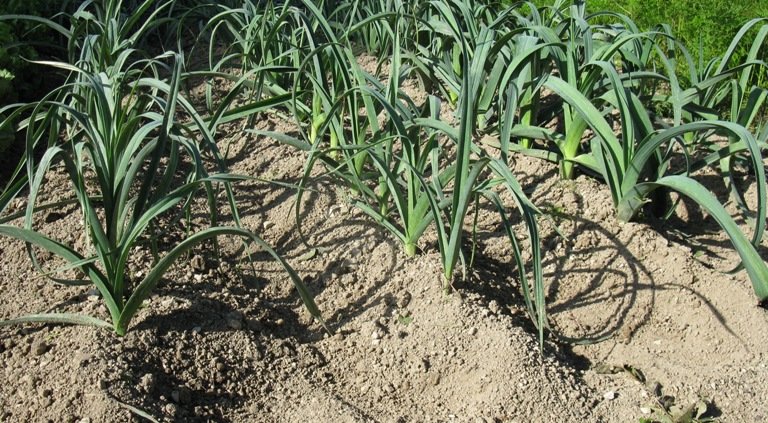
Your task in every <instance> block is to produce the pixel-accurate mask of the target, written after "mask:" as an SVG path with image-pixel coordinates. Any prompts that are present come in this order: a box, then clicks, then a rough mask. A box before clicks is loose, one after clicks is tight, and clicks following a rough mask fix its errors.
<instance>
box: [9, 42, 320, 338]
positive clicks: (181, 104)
mask: <svg viewBox="0 0 768 423" xmlns="http://www.w3.org/2000/svg"><path fill="white" fill-rule="evenodd" d="M163 59H172V60H173V63H172V64H171V66H170V69H166V71H167V72H169V73H170V74H171V79H170V82H168V83H166V82H163V81H162V80H159V79H156V78H149V77H139V78H136V79H132V78H130V76H131V75H132V74H131V72H129V70H131V69H133V68H134V67H144V66H149V67H159V66H161V65H162V61H161V60H163ZM48 65H50V66H55V67H58V68H61V69H64V70H67V71H70V72H73V73H76V74H78V75H79V76H78V78H75V81H74V82H70V83H68V84H66V85H64V86H62V87H61V88H59V89H58V90H55V91H54V92H52V93H51V94H49V95H48V97H47V98H45V99H43V100H42V101H40V102H38V103H34V104H30V105H28V106H24V107H21V108H19V109H18V110H16V111H15V112H14V114H23V113H25V112H30V113H31V116H30V117H29V118H28V119H26V120H25V121H24V124H23V125H22V128H21V129H25V130H26V132H27V144H28V148H27V150H28V157H27V165H28V168H29V172H30V173H31V174H33V175H32V177H31V178H30V181H31V182H30V184H29V197H28V200H27V208H26V212H25V213H24V225H23V227H21V228H20V227H16V226H13V225H9V224H2V225H0V234H3V235H5V236H10V237H13V238H16V239H19V240H22V241H24V242H26V243H28V244H31V245H35V246H37V247H39V248H42V249H45V250H47V251H50V252H51V253H53V254H56V255H58V256H60V257H62V258H63V259H64V260H66V261H67V262H69V265H68V267H67V268H72V269H78V270H80V271H81V272H82V274H83V275H85V277H86V278H87V279H86V280H66V279H62V278H53V279H54V280H55V281H56V282H59V283H63V284H67V285H83V284H89V283H91V284H94V285H95V287H96V288H97V289H98V290H99V292H100V294H101V296H102V298H103V299H104V302H105V304H106V306H107V309H108V311H109V317H110V322H107V321H104V320H101V319H98V318H96V317H92V316H83V315H77V314H69V313H63V314H35V315H30V316H24V317H20V318H17V319H12V320H9V321H6V322H4V324H8V323H19V322H41V321H53V322H66V323H79V324H92V325H96V326H103V327H112V329H113V330H114V331H115V333H117V334H118V335H123V334H125V333H126V330H127V329H128V327H129V324H130V321H131V319H132V318H133V317H134V315H135V314H136V312H137V310H138V309H139V307H140V306H141V304H142V302H143V301H144V300H145V299H146V298H147V297H148V296H149V295H150V294H151V292H152V290H153V288H154V287H155V286H156V285H157V283H158V282H159V281H160V279H161V278H162V276H163V274H164V273H165V271H166V270H167V269H168V268H169V267H170V266H171V265H172V264H173V263H174V262H175V261H176V260H177V259H178V258H179V257H181V256H182V255H183V254H184V253H186V252H187V251H189V250H190V249H191V248H193V247H194V246H195V245H198V244H200V243H201V242H204V241H206V240H210V239H213V238H216V237H218V236H222V235H235V236H239V237H243V238H245V239H246V240H247V241H249V242H253V243H256V244H258V245H259V246H260V247H261V248H262V249H264V250H265V251H267V252H268V253H270V254H271V255H272V256H273V257H274V258H275V259H276V260H277V261H278V262H280V263H281V264H282V265H283V267H284V268H285V269H286V271H288V273H289V274H290V275H291V277H292V279H293V281H294V282H295V283H296V284H297V285H296V286H297V287H298V288H299V291H300V293H301V295H302V298H304V299H307V300H308V303H307V304H312V302H311V299H309V296H308V293H307V291H306V289H305V288H304V286H303V285H302V283H301V280H300V279H299V278H298V276H297V275H296V274H295V272H293V271H292V270H291V269H290V267H289V266H288V264H287V263H286V262H285V261H284V260H283V259H282V258H280V256H278V255H277V254H276V253H275V252H274V250H272V249H271V248H270V247H269V246H268V245H267V244H266V243H264V242H263V241H262V240H261V239H260V238H258V236H256V235H254V234H252V233H250V232H248V231H247V230H244V229H241V228H237V227H232V228H228V227H212V228H209V229H206V230H203V231H201V232H198V233H196V234H193V235H191V236H190V237H188V238H187V239H185V240H184V241H182V242H181V243H180V244H179V245H177V246H176V247H174V248H173V249H171V251H169V252H168V253H167V254H166V255H165V256H164V257H162V258H161V259H160V260H159V261H157V262H156V263H154V264H153V266H152V269H151V270H150V271H149V272H148V274H147V276H146V277H144V278H143V279H141V280H133V278H132V277H131V276H129V275H130V272H129V271H128V263H129V260H130V257H131V254H132V253H133V252H135V250H136V248H137V247H138V246H139V245H141V244H142V243H144V242H146V241H147V236H149V234H148V233H147V232H148V229H149V228H151V227H152V225H153V224H155V223H157V222H158V221H159V219H161V218H162V217H163V216H167V215H168V213H173V212H179V210H180V208H181V209H184V208H186V207H188V205H189V202H190V201H191V198H192V196H193V195H194V194H195V193H196V192H198V191H199V190H200V189H202V188H204V184H205V183H212V182H220V183H224V182H231V181H234V180H236V179H237V178H236V177H233V176H231V175H228V174H213V175H208V173H207V172H206V170H205V168H204V166H203V156H202V154H201V151H200V149H199V147H198V145H197V142H196V140H195V139H194V133H192V132H190V131H189V129H188V128H186V127H185V126H184V125H182V124H181V123H179V122H178V120H177V118H176V116H177V114H178V111H179V108H180V110H183V111H184V112H185V113H187V114H189V115H191V116H195V115H196V114H197V113H196V112H195V110H194V108H192V107H191V105H190V104H189V103H187V102H186V101H184V100H183V99H182V98H181V97H180V96H179V81H180V77H181V67H182V63H181V59H180V57H179V56H177V55H171V54H169V55H165V56H162V57H159V58H157V59H153V60H151V61H149V62H137V63H134V64H130V65H127V66H128V68H127V69H126V70H125V71H124V72H119V73H117V74H115V75H114V76H112V77H110V76H109V75H108V74H106V73H104V72H101V73H92V72H88V71H87V70H85V69H81V68H78V67H76V66H73V65H68V64H64V63H48ZM72 85H77V87H73V86H72ZM59 94H61V95H59ZM198 120H199V117H198ZM64 126H66V127H67V128H68V129H67V131H66V133H67V138H66V139H65V140H64V141H63V142H59V141H58V140H57V138H58V135H59V132H60V130H61V129H62V128H63V127H64ZM46 140H48V141H47V142H48V144H47V148H46V150H45V153H44V154H43V156H42V158H41V159H40V160H39V161H38V162H36V161H35V157H34V150H35V146H37V145H43V144H44V143H45V142H46ZM185 157H186V160H187V161H188V165H187V164H185V163H184V160H183V159H184V158H185ZM58 163H61V165H62V166H63V167H64V169H65V170H66V172H67V174H68V177H69V180H70V182H71V184H72V188H73V190H74V194H75V199H73V200H71V202H74V203H76V204H78V205H79V207H80V210H81V211H82V213H83V221H84V224H85V228H84V229H85V230H86V233H87V235H88V240H89V241H90V246H91V247H92V249H93V251H94V254H93V255H88V253H85V254H84V253H80V252H77V251H75V250H74V249H73V248H72V247H70V246H67V245H65V244H63V243H60V242H58V241H56V240H54V239H51V238H49V237H47V236H45V235H43V234H42V233H40V232H39V231H36V230H35V229H34V225H35V223H36V221H37V219H36V216H37V214H36V211H37V210H38V206H39V205H38V204H37V197H38V195H39V193H40V191H41V187H42V185H43V183H44V178H45V175H46V172H47V171H48V170H49V169H51V168H52V167H53V166H55V165H57V164H58ZM160 163H163V164H162V165H160ZM180 175H184V176H183V177H182V180H181V181H178V179H179V177H180ZM212 206H215V205H212ZM7 220H8V219H7V218H6V219H4V221H7ZM31 251H32V250H30V252H31ZM310 308H311V309H312V312H313V314H316V313H317V309H316V308H315V307H314V306H310Z"/></svg>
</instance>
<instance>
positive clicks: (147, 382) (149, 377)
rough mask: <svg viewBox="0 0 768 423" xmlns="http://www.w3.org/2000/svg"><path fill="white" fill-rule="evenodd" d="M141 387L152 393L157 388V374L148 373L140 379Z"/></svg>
mask: <svg viewBox="0 0 768 423" xmlns="http://www.w3.org/2000/svg"><path fill="white" fill-rule="evenodd" d="M139 387H140V388H141V389H142V390H143V391H144V392H146V393H148V394H151V393H152V392H153V391H154V390H155V375H153V374H151V373H147V374H145V375H144V376H142V377H141V379H140V380H139Z"/></svg>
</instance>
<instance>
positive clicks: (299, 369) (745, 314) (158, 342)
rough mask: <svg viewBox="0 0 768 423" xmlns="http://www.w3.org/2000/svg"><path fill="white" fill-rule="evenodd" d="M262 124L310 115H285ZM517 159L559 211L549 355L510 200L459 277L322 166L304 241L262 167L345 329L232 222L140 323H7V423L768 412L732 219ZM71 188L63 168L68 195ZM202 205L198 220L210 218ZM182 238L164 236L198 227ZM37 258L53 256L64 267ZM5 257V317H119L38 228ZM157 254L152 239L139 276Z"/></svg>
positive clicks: (291, 169)
mask: <svg viewBox="0 0 768 423" xmlns="http://www.w3.org/2000/svg"><path fill="white" fill-rule="evenodd" d="M259 126H260V128H261V129H270V130H284V131H290V130H292V128H290V127H289V126H286V124H285V123H283V122H281V121H280V120H279V119H278V118H274V117H269V118H265V119H264V120H263V121H262V122H260V123H259ZM222 142H226V143H229V142H231V149H232V150H231V151H232V152H233V171H234V172H235V173H244V174H249V175H258V176H261V177H263V178H269V179H275V180H279V181H284V182H288V183H295V182H296V181H297V179H298V178H299V175H300V174H301V171H302V166H303V164H304V157H303V155H302V154H301V153H300V152H296V151H294V150H292V149H290V148H288V147H285V146H282V145H280V144H278V143H277V142H275V141H273V140H270V139H265V138H259V137H252V136H242V135H241V134H240V133H239V131H237V130H234V129H233V131H231V135H230V137H229V139H225V140H222ZM513 165H514V167H513V169H514V171H515V173H516V174H517V176H518V177H519V178H520V180H521V183H522V184H523V186H524V187H525V188H526V190H527V192H528V193H529V195H530V197H531V198H532V199H533V201H534V202H535V203H536V204H538V205H540V206H541V207H542V209H544V210H545V211H546V212H547V213H549V215H550V216H552V218H551V219H542V221H541V225H542V238H543V245H544V251H545V256H544V264H545V272H546V280H547V281H548V283H549V285H548V290H547V297H548V301H549V312H550V317H551V320H552V327H553V329H554V331H555V333H557V334H558V336H559V337H555V336H549V337H548V339H547V341H546V345H545V350H544V352H543V354H542V353H541V352H540V351H539V348H538V339H537V335H536V333H535V331H534V330H533V327H532V325H531V323H530V321H529V318H528V317H527V314H526V311H525V306H524V302H523V300H522V298H521V296H520V294H519V286H518V282H517V280H516V278H515V274H516V270H515V264H514V263H513V261H512V259H511V249H510V246H509V244H508V241H507V240H506V238H505V234H504V232H503V228H501V227H499V226H498V223H497V220H496V218H495V216H494V215H493V213H492V211H491V208H490V206H486V205H483V204H482V203H481V204H480V210H478V213H479V224H480V232H479V234H478V241H477V242H478V252H477V256H476V258H475V265H474V267H473V268H472V269H471V271H470V272H469V273H468V274H467V276H466V278H465V279H464V280H462V281H460V282H458V283H457V284H456V288H457V289H456V291H455V292H454V293H453V294H451V295H445V294H443V292H442V290H441V288H440V274H441V271H440V260H439V256H438V254H437V251H436V243H435V239H434V236H433V235H429V234H427V236H426V237H425V239H424V240H423V242H422V244H421V245H420V246H419V247H420V254H419V255H418V256H417V257H416V258H415V259H407V258H406V257H405V255H404V254H403V253H402V251H401V247H400V246H399V245H398V244H397V242H396V241H395V240H394V239H393V238H392V237H391V236H389V235H388V234H386V233H385V232H384V231H383V230H381V229H379V228H378V227H377V226H376V225H374V224H373V223H372V222H371V221H370V219H368V218H367V217H366V216H365V215H363V214H362V213H361V212H359V211H357V210H356V209H354V208H353V207H351V205H350V203H349V200H348V198H346V197H345V194H344V192H343V191H341V190H339V189H338V188H335V186H334V185H333V183H331V181H330V180H328V179H327V178H325V177H323V176H322V175H319V176H318V177H317V178H315V179H314V180H313V182H312V186H311V188H312V190H311V191H310V192H308V193H307V195H306V196H305V198H304V200H303V204H302V207H301V217H302V220H303V226H302V233H303V234H304V237H305V240H304V241H306V244H305V243H304V242H303V241H302V239H301V237H300V236H299V234H298V231H297V229H296V227H295V225H294V218H293V215H292V213H293V208H294V201H293V200H294V192H293V191H292V190H291V189H288V188H285V187H283V186H280V185H274V184H266V183H261V182H256V181H254V182H249V183H245V184H242V185H239V187H238V198H239V200H240V202H241V214H242V216H243V222H244V225H245V226H246V227H248V228H249V229H252V230H254V231H255V232H257V233H260V234H261V235H262V236H263V237H264V238H265V239H266V240H267V241H268V242H269V243H270V244H271V245H273V246H275V247H276V249H277V250H278V251H279V252H280V253H281V254H283V255H284V256H285V257H286V258H287V260H288V261H289V262H290V263H291V265H292V266H293V267H294V268H295V269H296V270H297V272H299V274H300V275H301V276H302V277H303V278H304V280H305V282H306V283H307V284H308V286H309V287H310V289H311V290H312V292H313V293H314V295H315V296H316V301H317V303H318V305H319V307H320V309H321V310H322V313H323V316H324V317H325V319H326V321H327V322H328V325H329V326H330V327H331V328H332V329H333V330H334V331H335V334H333V335H329V334H327V333H325V332H324V330H323V329H322V327H321V326H320V325H319V324H318V323H316V322H313V321H312V319H311V318H310V316H309V315H308V313H307V312H306V311H305V310H304V308H303V307H302V305H301V303H300V301H299V298H298V295H297V294H296V292H295V291H294V290H293V288H292V285H291V282H290V279H289V278H288V277H287V276H286V275H285V273H284V272H282V271H281V270H280V269H279V267H278V266H277V265H276V264H274V263H272V262H271V261H270V260H268V258H267V256H266V255H262V254H260V253H259V252H255V254H253V255H252V257H253V262H249V261H248V260H246V259H245V255H244V254H243V251H242V245H241V244H240V243H239V242H237V241H235V240H221V243H220V253H219V254H216V253H215V252H214V250H213V249H212V248H210V246H204V247H200V248H198V249H197V250H196V251H195V253H194V254H192V255H191V256H190V257H188V258H187V259H185V260H182V261H180V262H179V263H178V264H176V265H175V266H174V267H173V268H172V269H171V270H170V271H169V272H168V274H167V275H166V277H165V278H164V280H163V283H162V284H161V285H160V286H159V287H158V289H157V290H156V292H155V294H154V295H153V296H152V297H151V299H150V300H149V301H148V303H147V304H146V307H144V308H143V309H142V310H141V311H140V313H139V314H138V316H137V317H136V319H135V320H134V323H133V325H132V327H131V328H130V331H129V333H128V334H127V335H126V336H125V337H122V338H119V337H116V336H114V335H113V334H112V333H110V332H109V331H105V330H100V329H95V328H89V327H74V326H61V325H32V326H26V327H3V328H0V357H1V358H2V362H3V368H2V371H0V421H4V422H5V421H7V422H49V421H50V422H92V423H95V422H127V421H142V420H143V418H141V417H139V416H138V415H137V414H135V413H134V412H132V411H131V409H132V408H135V409H137V410H142V412H143V413H146V414H147V415H149V416H151V417H152V418H154V419H156V420H158V421H179V422H194V421H225V422H283V421H316V422H324V421H340V422H374V421H375V422H379V421H380V422H433V421H434V422H437V421H443V422H454V421H455V422H529V421H535V422H570V421H588V422H632V421H634V422H637V421H639V420H640V419H641V418H650V417H652V416H654V415H655V416H657V417H658V410H659V409H660V407H661V406H660V405H659V402H660V399H664V400H665V401H668V400H669V398H670V397H674V399H675V404H677V405H679V406H682V407H684V406H687V405H689V404H695V403H696V402H697V401H699V400H701V399H706V400H707V402H708V404H709V407H708V408H709V412H710V415H712V414H714V415H717V416H719V417H720V419H721V420H722V421H728V422H762V421H766V420H768V406H767V405H766V403H765V398H767V397H768V384H766V383H765V380H766V379H768V368H767V367H766V366H767V365H768V360H767V359H768V357H767V356H766V352H767V351H766V346H765V334H766V333H768V318H766V311H765V310H764V309H762V308H759V307H758V306H757V304H756V300H755V297H754V296H753V293H752V290H751V287H750V285H749V282H748V278H747V276H746V274H745V273H744V272H743V271H742V272H739V273H736V274H735V275H728V274H725V273H722V272H720V271H719V270H724V269H728V267H729V263H733V262H735V261H736V259H737V255H736V253H735V252H733V251H731V250H730V249H729V245H728V242H727V239H725V238H723V237H722V235H720V234H719V232H718V231H716V228H715V227H714V226H712V225H713V224H712V223H711V222H710V221H709V220H705V219H704V217H703V216H701V215H700V214H696V212H694V211H692V212H690V213H687V212H686V213H682V215H683V218H681V219H680V220H679V221H678V222H672V223H658V222H650V223H627V224H622V223H619V222H618V221H616V220H615V218H614V213H613V211H612V205H611V199H610V194H609V192H608V190H607V188H606V187H605V186H604V185H601V184H599V183H598V182H596V181H594V180H592V179H589V178H587V177H584V176H580V177H579V178H577V179H576V180H575V181H560V180H558V177H557V171H556V169H555V168H554V167H553V166H551V165H549V164H547V163H544V162H541V161H537V160H534V159H528V158H517V159H515V162H514V164H513ZM67 190H68V186H67V182H66V180H65V179H64V178H63V175H62V174H60V173H57V172H56V171H52V172H51V174H50V175H49V178H48V182H47V185H46V195H45V196H46V197H47V199H48V200H54V199H61V198H63V197H65V196H66V195H67V194H66V193H67ZM201 206H202V204H201ZM15 207H16V208H17V209H19V210H20V209H22V208H23V207H24V204H23V203H22V202H21V201H18V202H17V204H15ZM680 207H681V208H685V207H686V204H681V206H680ZM691 210H693V209H691ZM78 213H79V212H78V211H77V210H76V209H75V208H63V209H61V210H56V211H55V212H50V213H48V214H47V215H46V216H44V220H45V225H44V227H42V228H41V230H42V231H44V232H45V233H47V234H50V235H51V236H54V237H55V238H57V239H59V240H61V241H64V242H67V243H70V244H71V245H74V246H76V247H78V248H79V249H80V250H81V251H85V237H84V235H83V230H82V227H81V219H80V216H79V214H78ZM182 223H183V225H184V226H185V229H191V230H196V229H199V228H201V227H202V225H203V224H204V223H205V220H204V215H203V214H202V212H201V213H200V214H198V215H194V216H193V217H192V219H190V221H183V222H182ZM555 225H556V226H557V227H558V228H559V230H560V232H561V233H562V234H563V235H564V238H561V237H560V236H558V235H557V234H556V232H555V230H554V229H555ZM674 228H677V229H674ZM518 229H519V230H521V231H522V229H523V228H522V227H519V228H518ZM170 234H171V235H170V236H169V238H168V239H166V240H165V242H166V243H168V244H173V243H174V242H177V241H178V238H177V237H178V236H179V234H177V233H175V232H173V231H171V232H170ZM38 255H39V258H40V262H41V263H42V265H43V267H44V268H46V269H55V268H56V267H57V266H60V265H61V263H60V262H58V261H57V258H55V257H51V256H47V255H45V254H42V253H38ZM0 257H2V259H0V298H2V301H0V318H10V317H14V316H19V315H22V314H24V313H31V312H40V311H47V310H58V311H63V310H66V311H70V312H80V313H86V314H91V315H96V316H101V317H106V310H105V309H104V307H103V306H102V305H101V302H100V299H99V297H98V295H97V293H96V292H95V291H93V290H92V289H88V288H65V287H62V286H57V285H54V284H52V283H50V282H48V281H46V280H45V279H44V278H41V277H40V276H39V275H38V273H37V272H36V271H35V269H34V268H33V266H32V264H31V262H30V260H29V258H28V257H27V254H26V252H25V248H24V246H23V244H21V243H18V242H14V241H12V240H9V239H5V238H1V239H0ZM150 263H151V255H150V253H149V252H148V251H146V250H138V251H137V254H136V258H135V262H134V263H133V268H134V269H135V270H134V271H135V274H134V275H132V276H134V277H140V276H141V275H142V272H146V270H147V269H148V266H149V264H150ZM718 269H719V270H718ZM567 338H578V339H582V340H593V341H594V340H602V341H601V342H598V343H592V344H588V345H578V344H576V345H575V344H572V343H570V342H568V341H567Z"/></svg>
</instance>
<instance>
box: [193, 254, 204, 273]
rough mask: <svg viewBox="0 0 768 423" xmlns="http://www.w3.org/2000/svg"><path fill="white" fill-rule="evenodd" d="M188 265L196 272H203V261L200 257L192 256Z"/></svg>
mask: <svg viewBox="0 0 768 423" xmlns="http://www.w3.org/2000/svg"><path fill="white" fill-rule="evenodd" d="M190 264H191V265H192V269H194V270H196V271H198V272H202V271H203V270H205V259H204V258H203V256H201V255H195V256H192V260H191V261H190Z"/></svg>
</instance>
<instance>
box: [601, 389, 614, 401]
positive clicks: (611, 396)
mask: <svg viewBox="0 0 768 423" xmlns="http://www.w3.org/2000/svg"><path fill="white" fill-rule="evenodd" d="M603 398H605V399H606V400H608V401H610V400H613V399H616V392H614V391H608V392H606V393H604V394H603Z"/></svg>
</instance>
